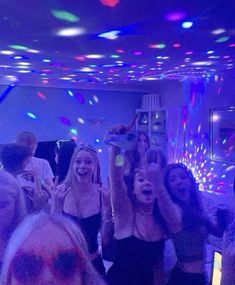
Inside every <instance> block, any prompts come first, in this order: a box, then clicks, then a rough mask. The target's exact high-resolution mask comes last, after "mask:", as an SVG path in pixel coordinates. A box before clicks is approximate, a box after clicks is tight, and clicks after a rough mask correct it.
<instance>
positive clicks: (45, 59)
mask: <svg viewBox="0 0 235 285" xmlns="http://www.w3.org/2000/svg"><path fill="white" fill-rule="evenodd" d="M42 61H43V62H51V60H50V59H48V58H44V59H43V60H42Z"/></svg>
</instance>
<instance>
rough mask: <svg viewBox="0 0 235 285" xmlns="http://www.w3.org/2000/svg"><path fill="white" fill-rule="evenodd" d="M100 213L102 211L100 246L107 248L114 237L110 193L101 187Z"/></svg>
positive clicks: (107, 189)
mask: <svg viewBox="0 0 235 285" xmlns="http://www.w3.org/2000/svg"><path fill="white" fill-rule="evenodd" d="M100 191H101V205H102V208H101V211H102V223H101V238H102V244H103V245H104V246H107V245H108V244H109V242H110V241H111V240H112V238H113V235H114V224H113V213H112V205H111V195H110V194H111V193H110V189H109V188H106V187H104V186H102V187H101V189H100Z"/></svg>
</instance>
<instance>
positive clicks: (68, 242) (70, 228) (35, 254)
mask: <svg viewBox="0 0 235 285" xmlns="http://www.w3.org/2000/svg"><path fill="white" fill-rule="evenodd" d="M13 284H14V285H42V284H50V285H67V284H69V285H88V284H89V285H91V284H96V285H104V284H105V283H104V282H103V281H102V279H101V278H100V277H99V276H98V274H97V272H96V271H95V269H94V268H93V266H92V264H91V263H90V261H89V258H88V252H87V246H86V242H85V239H84V237H83V235H82V233H81V231H80V230H79V228H78V227H77V226H76V225H75V224H74V223H73V222H72V221H71V220H69V219H67V218H65V217H63V216H61V215H58V216H56V215H54V216H51V215H47V214H45V213H43V212H41V213H39V214H36V215H32V216H29V217H28V218H27V219H25V221H24V222H23V223H22V224H21V225H20V226H19V227H18V228H17V230H16V231H15V232H14V235H13V236H12V238H11V239H10V241H9V244H8V247H7V250H6V254H5V257H4V265H3V268H2V276H1V285H13Z"/></svg>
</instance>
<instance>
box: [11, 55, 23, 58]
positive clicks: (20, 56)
mask: <svg viewBox="0 0 235 285" xmlns="http://www.w3.org/2000/svg"><path fill="white" fill-rule="evenodd" d="M13 58H14V59H23V58H24V57H23V56H22V55H16V56H14V57H13Z"/></svg>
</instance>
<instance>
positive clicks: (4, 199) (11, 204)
mask: <svg viewBox="0 0 235 285" xmlns="http://www.w3.org/2000/svg"><path fill="white" fill-rule="evenodd" d="M5 187H6V186H0V193H1V195H0V221H1V223H0V228H1V229H4V228H5V227H7V226H9V225H10V224H11V222H12V219H13V216H14V211H15V200H14V198H13V197H12V196H11V195H10V194H9V193H8V192H7V191H6V189H5ZM7 187H11V186H7Z"/></svg>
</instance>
